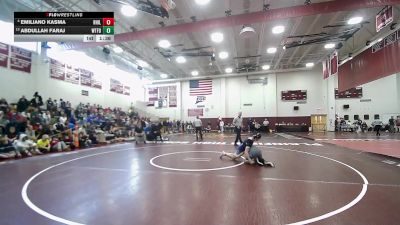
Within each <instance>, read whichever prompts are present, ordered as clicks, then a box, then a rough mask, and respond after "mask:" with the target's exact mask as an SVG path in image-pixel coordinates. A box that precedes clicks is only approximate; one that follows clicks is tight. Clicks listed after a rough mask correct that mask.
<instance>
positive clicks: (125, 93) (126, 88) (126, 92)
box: [124, 86, 131, 95]
mask: <svg viewBox="0 0 400 225" xmlns="http://www.w3.org/2000/svg"><path fill="white" fill-rule="evenodd" d="M124 95H131V88H130V87H128V86H124Z"/></svg>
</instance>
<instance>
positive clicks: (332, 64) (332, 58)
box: [330, 51, 339, 75]
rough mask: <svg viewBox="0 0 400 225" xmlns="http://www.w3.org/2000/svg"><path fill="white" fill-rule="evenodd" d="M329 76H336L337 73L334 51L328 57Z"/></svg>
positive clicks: (337, 65)
mask: <svg viewBox="0 0 400 225" xmlns="http://www.w3.org/2000/svg"><path fill="white" fill-rule="evenodd" d="M330 67H331V70H330V75H336V74H337V73H338V68H339V59H338V53H337V51H334V52H333V53H332V55H331V56H330Z"/></svg>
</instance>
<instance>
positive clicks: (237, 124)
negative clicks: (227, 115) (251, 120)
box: [232, 112, 243, 146]
mask: <svg viewBox="0 0 400 225" xmlns="http://www.w3.org/2000/svg"><path fill="white" fill-rule="evenodd" d="M232 123H233V126H235V133H236V139H235V144H234V145H235V146H237V145H238V144H237V141H240V144H242V143H243V141H242V138H241V137H240V132H241V131H242V123H243V118H242V112H239V113H238V116H237V117H235V119H233V122H232Z"/></svg>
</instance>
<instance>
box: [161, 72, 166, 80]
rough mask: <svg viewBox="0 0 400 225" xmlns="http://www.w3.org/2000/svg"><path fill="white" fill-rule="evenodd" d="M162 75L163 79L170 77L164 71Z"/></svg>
mask: <svg viewBox="0 0 400 225" xmlns="http://www.w3.org/2000/svg"><path fill="white" fill-rule="evenodd" d="M160 77H161V78H162V79H166V78H168V75H167V74H165V73H162V74H160Z"/></svg>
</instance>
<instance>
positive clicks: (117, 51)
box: [113, 46, 124, 53]
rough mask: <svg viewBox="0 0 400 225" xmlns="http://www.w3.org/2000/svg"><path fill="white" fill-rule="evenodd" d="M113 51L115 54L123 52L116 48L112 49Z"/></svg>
mask: <svg viewBox="0 0 400 225" xmlns="http://www.w3.org/2000/svg"><path fill="white" fill-rule="evenodd" d="M113 51H114V52H115V53H122V52H123V51H124V50H123V49H122V48H121V47H119V46H117V47H115V48H113Z"/></svg>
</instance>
